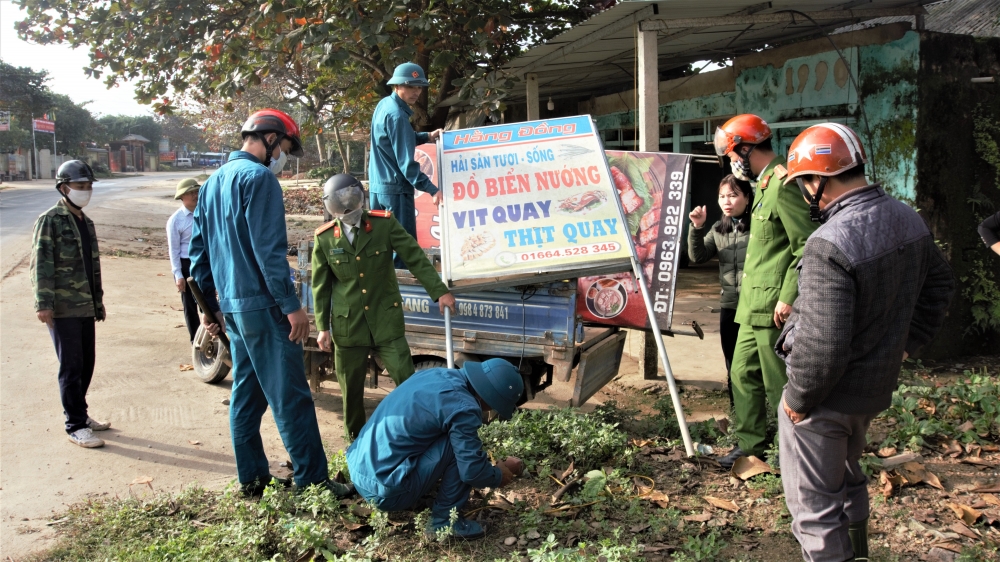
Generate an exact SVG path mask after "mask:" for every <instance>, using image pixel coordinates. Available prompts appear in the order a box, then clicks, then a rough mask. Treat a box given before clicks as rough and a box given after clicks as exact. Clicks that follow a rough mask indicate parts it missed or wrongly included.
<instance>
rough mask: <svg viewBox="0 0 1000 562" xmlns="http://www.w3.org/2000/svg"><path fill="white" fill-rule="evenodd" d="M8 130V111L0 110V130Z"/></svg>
mask: <svg viewBox="0 0 1000 562" xmlns="http://www.w3.org/2000/svg"><path fill="white" fill-rule="evenodd" d="M9 130H10V112H9V111H0V131H9Z"/></svg>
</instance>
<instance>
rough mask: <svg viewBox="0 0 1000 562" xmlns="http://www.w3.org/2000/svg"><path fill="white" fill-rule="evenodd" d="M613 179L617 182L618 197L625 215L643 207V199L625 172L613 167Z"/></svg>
mask: <svg viewBox="0 0 1000 562" xmlns="http://www.w3.org/2000/svg"><path fill="white" fill-rule="evenodd" d="M611 178H612V179H613V180H614V181H615V188H617V189H618V196H619V197H621V200H622V207H623V208H624V209H625V214H628V213H634V212H635V210H636V209H638V208H639V207H642V204H643V200H642V197H640V196H639V194H638V193H636V192H635V189H633V188H632V181H631V180H629V179H628V176H627V175H625V172H623V171H621V170H619V169H618V167H617V166H611Z"/></svg>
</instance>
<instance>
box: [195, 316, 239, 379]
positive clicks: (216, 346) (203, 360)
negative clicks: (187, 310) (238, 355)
mask: <svg viewBox="0 0 1000 562" xmlns="http://www.w3.org/2000/svg"><path fill="white" fill-rule="evenodd" d="M199 342H200V345H199ZM232 363H233V362H232V359H230V357H229V350H228V349H226V348H225V347H224V346H223V345H222V342H221V341H219V338H214V337H212V336H211V335H210V334H209V333H207V332H205V327H204V326H198V332H197V333H196V334H195V336H194V343H193V344H191V364H192V365H194V372H195V374H197V375H198V378H199V379H201V381H202V382H206V383H208V384H215V383H217V382H220V381H222V379H224V378H226V375H228V374H229V370H230V368H231V367H232Z"/></svg>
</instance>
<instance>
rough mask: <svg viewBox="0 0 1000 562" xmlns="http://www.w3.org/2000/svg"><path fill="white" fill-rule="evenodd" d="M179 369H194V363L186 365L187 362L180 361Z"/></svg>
mask: <svg viewBox="0 0 1000 562" xmlns="http://www.w3.org/2000/svg"><path fill="white" fill-rule="evenodd" d="M180 369H181V370H182V371H193V370H194V365H187V364H184V363H181V365H180Z"/></svg>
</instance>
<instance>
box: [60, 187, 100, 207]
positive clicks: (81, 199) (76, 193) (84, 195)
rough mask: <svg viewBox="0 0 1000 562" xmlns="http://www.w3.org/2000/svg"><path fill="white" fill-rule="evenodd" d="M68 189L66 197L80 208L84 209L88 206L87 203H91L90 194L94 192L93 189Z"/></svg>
mask: <svg viewBox="0 0 1000 562" xmlns="http://www.w3.org/2000/svg"><path fill="white" fill-rule="evenodd" d="M67 191H68V192H69V193H67V194H66V196H65V197H66V199H69V202H70V203H72V204H74V205H76V207H77V208H78V209H82V208H84V207H86V206H87V203H90V195H91V194H92V193H93V191H91V190H87V191H81V190H77V189H67Z"/></svg>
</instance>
